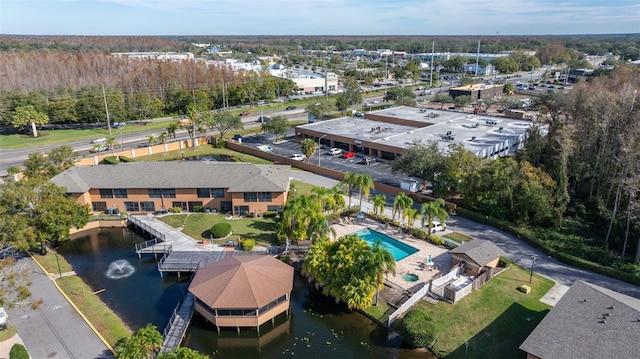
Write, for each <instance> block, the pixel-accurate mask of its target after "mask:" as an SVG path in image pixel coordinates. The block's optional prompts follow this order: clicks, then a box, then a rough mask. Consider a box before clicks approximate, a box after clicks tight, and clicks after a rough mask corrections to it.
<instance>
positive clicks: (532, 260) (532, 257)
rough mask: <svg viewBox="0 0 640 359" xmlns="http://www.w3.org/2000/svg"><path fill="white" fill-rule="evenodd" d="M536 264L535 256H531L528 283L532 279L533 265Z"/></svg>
mask: <svg viewBox="0 0 640 359" xmlns="http://www.w3.org/2000/svg"><path fill="white" fill-rule="evenodd" d="M534 264H536V256H531V273H530V274H529V283H531V279H533V265H534Z"/></svg>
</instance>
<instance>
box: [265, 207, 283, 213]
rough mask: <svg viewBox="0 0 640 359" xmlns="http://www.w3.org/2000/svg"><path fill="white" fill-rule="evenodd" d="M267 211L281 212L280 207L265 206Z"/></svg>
mask: <svg viewBox="0 0 640 359" xmlns="http://www.w3.org/2000/svg"><path fill="white" fill-rule="evenodd" d="M267 211H269V212H280V211H282V206H267Z"/></svg>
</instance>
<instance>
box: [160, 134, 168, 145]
mask: <svg viewBox="0 0 640 359" xmlns="http://www.w3.org/2000/svg"><path fill="white" fill-rule="evenodd" d="M158 140H159V141H160V143H162V144H165V143H166V142H167V133H166V132H162V133H161V134H159V135H158Z"/></svg>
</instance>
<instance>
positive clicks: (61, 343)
mask: <svg viewBox="0 0 640 359" xmlns="http://www.w3.org/2000/svg"><path fill="white" fill-rule="evenodd" d="M18 265H23V266H26V267H27V268H29V270H30V280H31V293H32V296H33V298H34V299H42V301H43V302H42V305H40V307H39V308H38V309H35V310H34V309H31V307H28V306H27V307H24V308H17V309H14V310H11V311H10V312H9V317H10V318H11V324H13V326H15V328H16V330H17V332H18V334H19V335H20V338H21V339H22V341H23V342H24V345H25V347H26V348H27V350H28V351H29V354H30V355H31V357H32V358H34V359H35V358H57V359H66V358H72V359H85V358H113V354H112V353H111V351H110V350H109V349H108V348H107V346H106V345H105V344H104V343H103V342H102V341H101V340H100V339H99V338H98V336H97V335H96V334H95V333H94V332H93V330H91V328H90V327H89V325H88V324H87V323H86V322H85V321H84V320H83V319H82V317H80V315H79V314H78V312H76V310H75V309H74V308H73V307H72V306H71V304H70V303H69V302H68V301H67V300H66V299H65V298H64V296H62V294H60V292H59V291H58V289H57V288H56V287H55V285H54V284H53V282H52V280H51V279H50V278H49V276H48V275H47V274H45V273H44V272H43V271H42V269H40V267H38V265H36V263H35V262H34V261H33V260H32V259H31V258H30V257H25V258H21V259H20V260H19V261H18ZM89 295H91V294H89Z"/></svg>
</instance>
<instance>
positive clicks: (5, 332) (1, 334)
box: [0, 325, 16, 343]
mask: <svg viewBox="0 0 640 359" xmlns="http://www.w3.org/2000/svg"><path fill="white" fill-rule="evenodd" d="M14 335H16V328H15V327H14V326H13V325H8V326H7V327H6V328H5V329H2V330H0V343H2V342H3V341H5V340H7V339H11V337H13V336H14Z"/></svg>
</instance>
